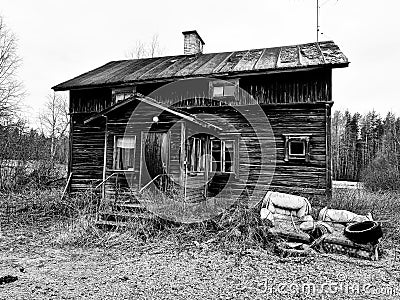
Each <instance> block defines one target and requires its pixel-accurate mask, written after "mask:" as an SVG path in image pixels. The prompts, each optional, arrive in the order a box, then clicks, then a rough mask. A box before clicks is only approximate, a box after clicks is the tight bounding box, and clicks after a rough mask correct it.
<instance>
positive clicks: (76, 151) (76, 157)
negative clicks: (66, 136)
mask: <svg viewBox="0 0 400 300" xmlns="http://www.w3.org/2000/svg"><path fill="white" fill-rule="evenodd" d="M88 117H89V115H88V114H86V113H83V114H77V113H76V114H73V115H71V124H72V125H71V133H70V140H71V145H70V147H71V148H70V149H71V154H70V165H69V168H70V171H71V172H72V177H71V182H70V191H71V192H79V191H84V190H86V189H88V188H91V187H93V186H95V185H96V184H98V183H100V182H101V179H102V174H103V150H104V121H103V122H102V120H100V122H98V123H97V124H95V125H91V126H87V125H84V124H83V121H84V120H85V119H86V118H88Z"/></svg>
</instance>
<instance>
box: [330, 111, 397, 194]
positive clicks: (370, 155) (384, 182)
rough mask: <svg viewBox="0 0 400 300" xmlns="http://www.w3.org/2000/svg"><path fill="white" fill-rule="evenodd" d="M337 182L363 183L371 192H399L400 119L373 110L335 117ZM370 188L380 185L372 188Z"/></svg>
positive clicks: (333, 148) (333, 158) (334, 163)
mask: <svg viewBox="0 0 400 300" xmlns="http://www.w3.org/2000/svg"><path fill="white" fill-rule="evenodd" d="M332 163H333V173H332V174H333V179H334V180H350V181H363V182H365V183H366V184H367V186H370V187H371V188H372V189H399V188H400V187H399V185H400V175H399V174H400V118H399V117H398V116H396V115H395V114H394V113H392V112H389V113H387V114H386V116H385V117H382V116H380V115H379V114H378V113H377V112H375V111H371V112H368V113H367V114H364V115H361V114H359V113H353V114H352V113H350V112H349V111H344V112H341V111H335V112H334V114H333V116H332ZM371 185H377V187H376V188H373V186H371Z"/></svg>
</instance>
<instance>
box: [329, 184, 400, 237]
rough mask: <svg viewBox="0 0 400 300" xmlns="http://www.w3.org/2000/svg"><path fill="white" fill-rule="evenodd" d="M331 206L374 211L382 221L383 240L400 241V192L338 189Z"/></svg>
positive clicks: (362, 211) (376, 218) (364, 212)
mask: <svg viewBox="0 0 400 300" xmlns="http://www.w3.org/2000/svg"><path fill="white" fill-rule="evenodd" d="M330 207H332V208H335V209H345V210H350V211H353V212H355V213H359V214H367V213H368V212H371V213H372V216H373V217H374V219H375V220H377V221H379V222H381V223H382V228H383V232H384V237H383V242H384V243H386V244H387V245H390V244H392V243H396V244H399V243H400V221H399V217H400V192H396V191H380V192H372V191H368V190H365V189H336V190H334V193H333V199H332V202H331V204H330Z"/></svg>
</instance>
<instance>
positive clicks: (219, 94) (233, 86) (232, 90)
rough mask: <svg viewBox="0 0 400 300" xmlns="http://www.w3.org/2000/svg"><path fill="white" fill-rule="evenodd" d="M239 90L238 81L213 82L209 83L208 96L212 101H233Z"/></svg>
mask: <svg viewBox="0 0 400 300" xmlns="http://www.w3.org/2000/svg"><path fill="white" fill-rule="evenodd" d="M238 89H239V81H238V79H236V80H229V81H225V80H213V81H211V82H210V96H211V98H213V99H221V100H235V99H236V98H237V94H238Z"/></svg>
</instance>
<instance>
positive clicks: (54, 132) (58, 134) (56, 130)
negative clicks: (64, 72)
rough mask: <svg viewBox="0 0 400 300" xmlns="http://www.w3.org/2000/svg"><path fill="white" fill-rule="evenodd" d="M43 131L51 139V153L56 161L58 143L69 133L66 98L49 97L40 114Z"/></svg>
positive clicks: (53, 95) (59, 96) (55, 95)
mask: <svg viewBox="0 0 400 300" xmlns="http://www.w3.org/2000/svg"><path fill="white" fill-rule="evenodd" d="M39 120H40V125H41V127H42V131H43V132H45V133H46V134H48V135H49V136H50V138H51V146H50V148H51V149H50V153H51V157H52V159H54V156H55V153H56V144H57V141H58V140H59V139H60V138H62V137H64V136H65V135H66V133H67V129H68V125H69V114H68V103H67V99H66V97H63V96H61V95H58V94H56V93H55V92H53V94H50V95H48V96H47V102H46V103H45V107H44V110H43V112H42V113H40V114H39Z"/></svg>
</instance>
